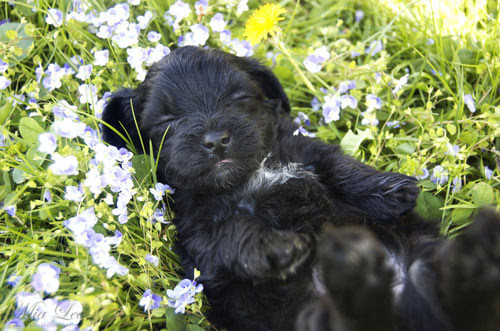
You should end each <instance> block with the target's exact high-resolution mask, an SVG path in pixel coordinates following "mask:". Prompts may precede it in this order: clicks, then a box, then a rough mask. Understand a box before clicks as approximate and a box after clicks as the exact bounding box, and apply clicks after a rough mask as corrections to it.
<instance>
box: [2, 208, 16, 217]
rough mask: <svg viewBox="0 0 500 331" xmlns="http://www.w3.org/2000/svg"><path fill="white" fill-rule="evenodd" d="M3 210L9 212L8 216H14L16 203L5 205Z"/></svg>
mask: <svg viewBox="0 0 500 331" xmlns="http://www.w3.org/2000/svg"><path fill="white" fill-rule="evenodd" d="M4 209H5V211H6V212H7V214H9V215H10V216H15V215H16V210H17V208H16V205H8V206H5V208H4Z"/></svg>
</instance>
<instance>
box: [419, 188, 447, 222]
mask: <svg viewBox="0 0 500 331" xmlns="http://www.w3.org/2000/svg"><path fill="white" fill-rule="evenodd" d="M441 207H443V200H441V198H439V197H437V196H435V195H434V194H432V193H430V192H423V191H422V192H420V194H419V195H418V198H417V206H416V207H415V211H416V212H417V213H419V214H420V215H422V216H423V217H425V218H429V219H438V218H441V214H442V212H441V211H440V210H439V208H441Z"/></svg>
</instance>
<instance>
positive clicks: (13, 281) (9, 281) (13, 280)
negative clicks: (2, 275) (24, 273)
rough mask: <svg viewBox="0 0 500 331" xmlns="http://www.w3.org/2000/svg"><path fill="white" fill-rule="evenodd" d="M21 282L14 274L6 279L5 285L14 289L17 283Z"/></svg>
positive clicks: (19, 277)
mask: <svg viewBox="0 0 500 331" xmlns="http://www.w3.org/2000/svg"><path fill="white" fill-rule="evenodd" d="M20 280H21V276H18V275H16V274H12V275H10V276H9V278H7V284H9V285H10V286H12V287H15V286H16V285H17V284H18V283H19V281H20Z"/></svg>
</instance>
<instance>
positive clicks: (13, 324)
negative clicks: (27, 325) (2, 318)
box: [4, 318, 24, 331]
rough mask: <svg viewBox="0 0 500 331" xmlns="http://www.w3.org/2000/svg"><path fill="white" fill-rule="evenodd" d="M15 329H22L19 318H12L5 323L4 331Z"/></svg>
mask: <svg viewBox="0 0 500 331" xmlns="http://www.w3.org/2000/svg"><path fill="white" fill-rule="evenodd" d="M11 330H12V331H17V330H19V331H20V330H24V323H23V321H22V320H21V319H20V318H14V319H11V320H10V321H8V322H7V323H5V329H4V331H11Z"/></svg>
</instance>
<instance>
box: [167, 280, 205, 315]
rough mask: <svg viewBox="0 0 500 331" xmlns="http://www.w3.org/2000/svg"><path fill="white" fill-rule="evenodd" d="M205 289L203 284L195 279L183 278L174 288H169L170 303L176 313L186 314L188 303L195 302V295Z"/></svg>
mask: <svg viewBox="0 0 500 331" xmlns="http://www.w3.org/2000/svg"><path fill="white" fill-rule="evenodd" d="M201 291H203V285H202V284H196V281H195V280H190V279H183V280H182V281H181V282H180V283H179V284H177V286H176V287H175V288H174V289H173V290H167V296H168V298H169V300H168V305H169V306H170V307H173V308H175V312H176V313H182V314H184V311H185V309H186V306H187V305H190V304H192V303H193V302H195V299H194V297H195V295H196V294H197V293H200V292H201Z"/></svg>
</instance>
